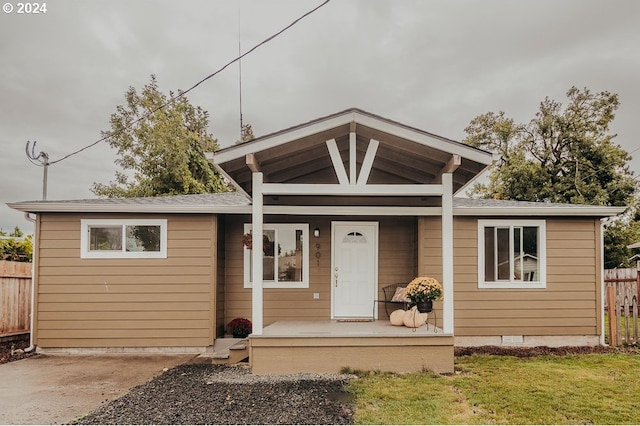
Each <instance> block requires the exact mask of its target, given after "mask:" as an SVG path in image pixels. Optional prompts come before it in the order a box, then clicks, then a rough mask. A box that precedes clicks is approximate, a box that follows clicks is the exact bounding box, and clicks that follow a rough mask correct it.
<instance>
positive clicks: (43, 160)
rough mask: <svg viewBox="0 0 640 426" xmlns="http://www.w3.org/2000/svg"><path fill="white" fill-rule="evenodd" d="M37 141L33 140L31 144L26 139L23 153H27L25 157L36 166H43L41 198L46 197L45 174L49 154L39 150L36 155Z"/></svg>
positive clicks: (44, 198) (47, 168) (47, 170)
mask: <svg viewBox="0 0 640 426" xmlns="http://www.w3.org/2000/svg"><path fill="white" fill-rule="evenodd" d="M37 143H38V142H37V141H33V145H31V141H27V145H26V146H25V148H24V150H25V154H27V158H28V159H29V161H31V163H32V164H35V165H36V166H40V167H44V170H43V174H42V199H43V200H46V199H47V177H48V176H47V175H48V172H49V154H47V153H46V152H39V153H38V155H36V144H37Z"/></svg>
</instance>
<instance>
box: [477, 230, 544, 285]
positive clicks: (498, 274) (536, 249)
mask: <svg viewBox="0 0 640 426" xmlns="http://www.w3.org/2000/svg"><path fill="white" fill-rule="evenodd" d="M478 287H480V288H545V287H546V227H545V222H544V221H543V220H521V221H514V220H479V221H478Z"/></svg>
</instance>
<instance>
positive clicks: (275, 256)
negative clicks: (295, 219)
mask: <svg viewBox="0 0 640 426" xmlns="http://www.w3.org/2000/svg"><path fill="white" fill-rule="evenodd" d="M244 232H245V235H249V234H251V224H245V225H244ZM256 249H258V250H261V251H262V285H263V287H264V288H308V287H309V224H300V223H291V224H290V223H286V224H284V223H283V224H268V223H265V224H264V225H263V233H262V238H261V239H256V238H255V236H253V235H252V236H251V246H250V247H247V246H246V245H245V246H244V287H245V288H251V287H252V282H253V279H252V278H253V271H252V262H251V256H252V253H253V250H256Z"/></svg>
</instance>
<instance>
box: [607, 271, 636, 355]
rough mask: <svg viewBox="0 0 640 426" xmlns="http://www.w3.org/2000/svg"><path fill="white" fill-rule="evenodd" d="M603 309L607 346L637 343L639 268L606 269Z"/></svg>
mask: <svg viewBox="0 0 640 426" xmlns="http://www.w3.org/2000/svg"><path fill="white" fill-rule="evenodd" d="M604 272H605V273H604V282H605V285H606V286H607V287H606V291H607V292H606V297H605V309H606V311H607V313H608V316H609V344H610V345H611V346H618V345H620V344H623V343H625V344H633V343H638V342H639V340H638V332H639V330H638V327H639V325H638V300H640V268H638V267H636V268H621V269H607V270H605V271H604Z"/></svg>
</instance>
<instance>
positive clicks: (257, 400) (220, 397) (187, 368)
mask: <svg viewBox="0 0 640 426" xmlns="http://www.w3.org/2000/svg"><path fill="white" fill-rule="evenodd" d="M349 380H350V376H347V375H337V374H335V375H327V374H322V375H320V374H296V375H280V376H252V375H251V373H250V371H249V369H248V367H245V366H223V365H197V364H196V365H193V364H192V365H189V364H185V365H181V366H178V367H175V368H173V369H171V370H168V371H167V372H165V373H164V374H162V375H160V376H158V377H156V378H155V379H153V380H151V381H149V382H147V383H145V384H143V385H140V386H137V387H135V388H133V389H131V391H130V392H129V393H128V394H127V395H125V396H123V397H121V398H119V399H117V400H114V401H112V402H110V403H108V404H105V405H103V406H101V407H100V408H98V409H97V410H95V411H93V412H92V413H90V414H89V415H87V416H86V417H83V418H82V419H79V420H77V421H76V422H75V424H352V423H353V417H352V413H353V411H352V410H353V409H352V406H351V400H352V399H351V394H349V393H347V392H345V391H344V385H345V384H347V383H348V381H349Z"/></svg>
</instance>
